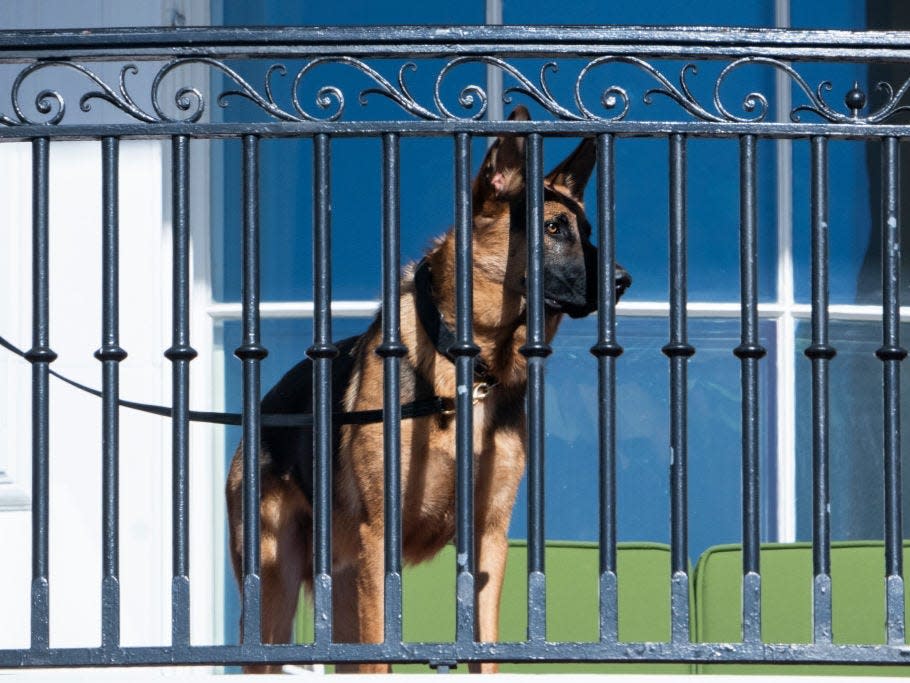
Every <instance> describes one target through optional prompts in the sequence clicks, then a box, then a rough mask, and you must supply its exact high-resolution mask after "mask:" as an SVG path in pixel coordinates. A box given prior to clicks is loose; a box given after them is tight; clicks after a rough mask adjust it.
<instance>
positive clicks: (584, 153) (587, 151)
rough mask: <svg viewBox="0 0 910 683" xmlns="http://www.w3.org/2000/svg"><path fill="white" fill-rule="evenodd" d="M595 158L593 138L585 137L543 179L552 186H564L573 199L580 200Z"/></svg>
mask: <svg viewBox="0 0 910 683" xmlns="http://www.w3.org/2000/svg"><path fill="white" fill-rule="evenodd" d="M596 158H597V154H596V152H595V148H594V138H585V139H584V140H582V141H581V144H580V145H578V147H576V148H575V151H574V152H572V153H571V154H570V155H569V156H567V157H566V158H565V159H564V160H563V161H562V162H561V163H560V164H559V165H558V166H557V167H556V168H554V169H553V170H552V171H550V172H549V173H548V174H547V177H546V178H545V181H546V183H547V184H548V185H550V186H553V187H559V186H562V187H564V188H565V189H566V190H568V191H569V195H570V196H571V197H572V198H573V199H575V200H577V201H579V202H581V201H582V199H583V198H584V194H585V185H587V184H588V179H589V178H590V177H591V171H592V170H594V161H595V160H596Z"/></svg>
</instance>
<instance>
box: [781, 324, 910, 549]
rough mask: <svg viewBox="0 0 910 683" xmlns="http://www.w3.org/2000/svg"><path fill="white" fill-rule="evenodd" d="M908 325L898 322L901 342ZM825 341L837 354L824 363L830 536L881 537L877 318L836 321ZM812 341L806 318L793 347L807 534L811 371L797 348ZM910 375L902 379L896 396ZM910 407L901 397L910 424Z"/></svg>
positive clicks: (801, 512)
mask: <svg viewBox="0 0 910 683" xmlns="http://www.w3.org/2000/svg"><path fill="white" fill-rule="evenodd" d="M908 334H910V325H902V326H901V335H902V336H903V338H904V339H907V335H908ZM830 336H831V344H832V345H833V346H834V347H835V348H836V349H837V356H836V357H835V358H834V360H832V361H831V363H830V373H829V375H830V385H831V386H830V409H829V410H830V417H829V424H830V436H829V440H830V453H831V464H830V471H831V537H832V539H836V540H852V539H881V538H883V537H884V516H883V510H884V492H883V491H884V475H883V460H882V453H883V439H882V428H883V419H884V418H883V413H882V405H883V397H882V362H881V361H880V360H878V358H876V357H875V350H876V349H877V348H878V347H880V346H881V344H882V328H881V323H878V322H846V321H836V322H832V324H831V331H830ZM810 340H811V328H810V325H809V323H808V322H806V323H802V324H800V325H799V327H798V328H797V332H796V351H797V366H796V367H797V383H796V390H797V400H796V405H797V415H796V417H797V486H798V490H797V497H796V502H797V513H798V533H799V538H801V539H803V540H811V538H812V412H811V410H812V394H811V391H812V389H811V387H812V375H811V363H810V361H809V360H808V359H807V358H806V357H805V356H804V355H803V353H802V352H803V349H805V348H806V346H808V345H809V342H810ZM908 383H910V379H908V378H907V373H906V371H905V372H903V373H902V377H901V387H902V390H901V394H902V396H906V395H907V390H908V388H910V384H908ZM908 418H910V406H908V402H907V401H906V400H905V401H902V405H901V422H902V424H903V425H907V424H910V422H908ZM901 459H902V461H903V470H904V472H907V471H908V470H907V468H908V466H910V447H908V444H907V439H906V438H904V439H903V443H902V450H901ZM903 484H904V486H903V492H904V493H903V503H904V512H903V514H904V518H905V519H910V517H908V516H907V515H908V514H910V483H908V478H907V477H906V476H905V477H904V482H903Z"/></svg>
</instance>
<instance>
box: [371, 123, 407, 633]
mask: <svg viewBox="0 0 910 683" xmlns="http://www.w3.org/2000/svg"><path fill="white" fill-rule="evenodd" d="M382 162H383V163H382V187H383V195H382V344H380V345H379V348H378V349H376V353H377V354H379V356H380V357H381V358H382V364H383V382H382V388H383V397H382V406H383V431H382V434H383V444H382V445H383V454H384V461H385V593H384V594H385V642H386V643H388V644H397V643H401V396H400V383H399V379H400V375H399V370H400V367H401V358H402V356H404V355H405V354H406V353H407V347H405V345H404V344H403V343H402V341H401V329H400V310H399V309H400V303H401V302H400V297H401V292H400V289H401V287H400V278H401V272H400V271H401V266H400V263H399V259H400V246H399V236H400V207H399V182H400V181H399V136H398V134H397V133H385V134H384V135H383V136H382Z"/></svg>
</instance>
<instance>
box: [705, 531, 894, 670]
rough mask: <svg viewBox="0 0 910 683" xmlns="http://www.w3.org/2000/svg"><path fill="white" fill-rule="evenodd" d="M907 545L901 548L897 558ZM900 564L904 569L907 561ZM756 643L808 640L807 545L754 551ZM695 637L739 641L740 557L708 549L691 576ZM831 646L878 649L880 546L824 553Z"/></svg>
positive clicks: (854, 545) (729, 549) (842, 546)
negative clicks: (758, 600)
mask: <svg viewBox="0 0 910 683" xmlns="http://www.w3.org/2000/svg"><path fill="white" fill-rule="evenodd" d="M908 549H910V546H907V545H905V547H904V556H905V558H907V559H910V555H908ZM907 559H905V562H906V561H907ZM761 576H762V605H761V608H762V639H763V640H764V642H767V643H809V642H811V641H812V546H811V544H809V543H792V544H768V545H763V546H762V552H761ZM693 580H694V585H695V618H694V620H695V624H696V629H695V635H696V639H697V640H698V641H699V642H730V641H733V642H737V641H740V640H741V638H742V631H741V629H742V613H741V604H742V598H741V590H742V550H741V546H739V545H724V546H716V547H714V548H710V549H708V550H707V551H705V553H704V554H703V555H702V556H701V558H700V559H699V562H698V565H697V567H696V569H695V576H694V579H693ZM831 581H832V607H833V615H832V628H833V635H834V642H836V643H851V644H874V643H883V642H884V635H885V634H884V623H885V608H884V595H885V593H884V547H883V544H882V543H881V542H862V541H857V542H838V543H833V544H832V547H831ZM697 671H698V672H700V673H728V674H743V673H746V674H772V675H773V674H783V673H787V674H791V673H792V674H815V675H821V674H823V675H831V674H844V675H846V674H849V675H854V676H855V675H864V676H870V675H882V676H887V675H891V676H894V675H906V674H907V673H910V668H907V667H901V668H898V669H896V668H893V667H870V666H846V667H845V666H834V665H787V666H780V665H739V664H737V665H729V664H728V665H715V664H702V665H698V667H697Z"/></svg>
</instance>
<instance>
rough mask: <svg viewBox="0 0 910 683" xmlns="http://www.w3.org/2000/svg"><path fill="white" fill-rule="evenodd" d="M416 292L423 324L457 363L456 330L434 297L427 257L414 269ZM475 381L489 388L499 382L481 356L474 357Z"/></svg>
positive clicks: (436, 345) (438, 344)
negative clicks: (454, 350)
mask: <svg viewBox="0 0 910 683" xmlns="http://www.w3.org/2000/svg"><path fill="white" fill-rule="evenodd" d="M414 293H415V295H416V297H415V298H416V304H417V317H418V318H419V319H420V324H421V326H423V329H424V331H425V332H426V333H427V336H428V337H429V338H430V341H431V342H433V345H434V346H435V347H436V350H437V351H438V352H439V353H441V354H442V355H443V356H445V357H446V358H448V359H449V361H451V362H452V363H455V355H454V354H453V353H452V352H451V351H450V349H451V348H452V346H453V345H454V344H455V341H456V338H455V331H454V330H453V329H452V328H451V327H449V325H448V323H446V321H445V318H444V317H443V315H442V312H441V311H440V310H439V307H438V306H437V305H436V301H435V300H434V298H433V273H432V271H431V269H430V262H429V260H428V259H426V258H424V259H422V260H421V261H420V263H419V264H418V265H417V269H416V270H415V271H414ZM474 382H475V384H485V385H487V387H488V388H489V387H492V386H495V385H496V384H497V380H496V378H495V377H494V376H493V375H492V374H490V368H489V367H488V366H487V364H486V363H484V362H483V360H482V359H481V358H480V357H475V358H474Z"/></svg>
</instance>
